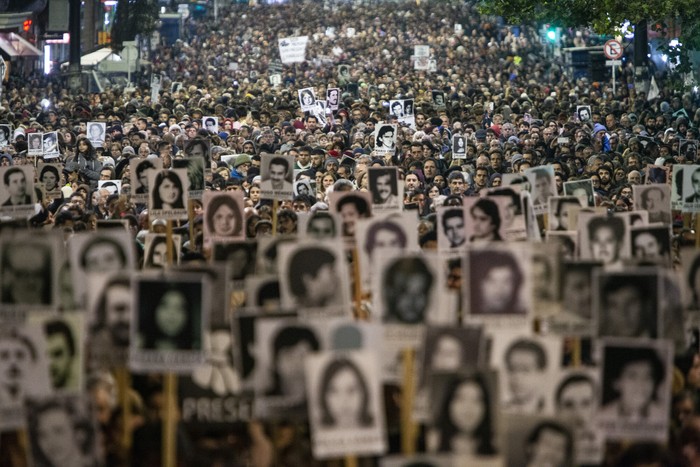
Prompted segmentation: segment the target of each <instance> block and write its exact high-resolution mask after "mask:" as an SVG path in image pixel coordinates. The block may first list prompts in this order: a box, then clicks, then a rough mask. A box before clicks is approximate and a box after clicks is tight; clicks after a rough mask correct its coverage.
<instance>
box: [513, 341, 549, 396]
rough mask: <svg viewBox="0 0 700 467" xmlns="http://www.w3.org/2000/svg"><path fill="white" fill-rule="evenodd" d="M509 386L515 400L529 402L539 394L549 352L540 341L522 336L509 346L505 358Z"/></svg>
mask: <svg viewBox="0 0 700 467" xmlns="http://www.w3.org/2000/svg"><path fill="white" fill-rule="evenodd" d="M504 360H505V361H504V363H505V369H506V371H507V372H508V376H507V378H508V382H507V385H508V388H509V390H510V394H511V396H512V397H513V400H514V401H517V402H520V403H522V402H528V401H531V400H533V399H535V398H536V397H537V396H538V395H539V394H540V391H539V388H540V383H541V379H542V374H543V373H544V371H545V368H546V367H547V354H546V353H545V351H544V348H543V347H542V345H541V344H539V343H538V342H536V341H534V340H532V339H527V338H521V339H517V340H516V341H514V342H513V343H511V344H510V345H509V346H508V349H507V350H506V353H505V358H504Z"/></svg>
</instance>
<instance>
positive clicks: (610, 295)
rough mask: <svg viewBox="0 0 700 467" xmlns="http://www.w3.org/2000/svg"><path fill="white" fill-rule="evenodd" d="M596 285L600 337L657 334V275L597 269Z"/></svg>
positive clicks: (650, 336) (650, 335)
mask: <svg viewBox="0 0 700 467" xmlns="http://www.w3.org/2000/svg"><path fill="white" fill-rule="evenodd" d="M594 286H595V289H594V290H596V291H597V292H598V293H597V294H596V298H597V301H596V305H597V306H596V308H595V310H596V313H597V316H598V333H599V335H600V336H615V337H646V338H656V337H658V333H659V326H658V322H659V276H658V274H656V273H655V272H649V273H647V272H640V273H631V272H600V271H598V272H597V274H594Z"/></svg>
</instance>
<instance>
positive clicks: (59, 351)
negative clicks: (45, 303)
mask: <svg viewBox="0 0 700 467" xmlns="http://www.w3.org/2000/svg"><path fill="white" fill-rule="evenodd" d="M44 334H45V335H46V353H47V354H48V357H49V376H50V377H51V385H52V386H53V388H54V389H61V388H65V387H66V386H67V385H68V383H69V382H70V378H71V374H72V373H73V363H74V359H75V351H76V348H75V338H74V337H73V331H72V330H71V328H70V327H69V326H68V324H66V322H65V321H63V320H61V319H53V320H50V321H47V322H46V323H44Z"/></svg>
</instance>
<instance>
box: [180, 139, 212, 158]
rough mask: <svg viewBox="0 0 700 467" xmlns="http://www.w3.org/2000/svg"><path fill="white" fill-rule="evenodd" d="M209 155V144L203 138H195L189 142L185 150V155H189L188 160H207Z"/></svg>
mask: <svg viewBox="0 0 700 467" xmlns="http://www.w3.org/2000/svg"><path fill="white" fill-rule="evenodd" d="M207 153H208V151H207V143H206V142H205V141H204V140H203V139H201V138H194V139H193V140H191V141H188V143H187V147H186V148H185V154H187V157H188V158H193V157H201V158H203V159H204V160H207Z"/></svg>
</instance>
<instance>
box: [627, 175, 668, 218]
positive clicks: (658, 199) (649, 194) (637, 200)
mask: <svg viewBox="0 0 700 467" xmlns="http://www.w3.org/2000/svg"><path fill="white" fill-rule="evenodd" d="M632 191H633V194H634V204H635V206H639V207H641V208H642V209H644V210H646V211H647V212H648V213H649V223H652V224H653V223H657V222H663V223H664V224H670V223H671V202H670V198H671V187H670V186H668V185H666V184H663V185H658V184H657V185H634V186H633V187H632Z"/></svg>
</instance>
